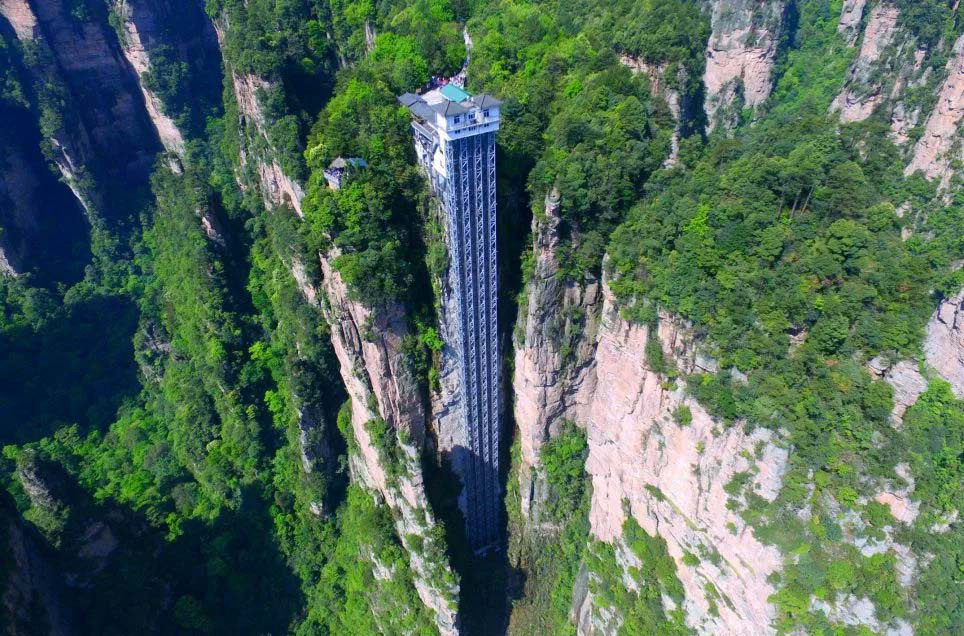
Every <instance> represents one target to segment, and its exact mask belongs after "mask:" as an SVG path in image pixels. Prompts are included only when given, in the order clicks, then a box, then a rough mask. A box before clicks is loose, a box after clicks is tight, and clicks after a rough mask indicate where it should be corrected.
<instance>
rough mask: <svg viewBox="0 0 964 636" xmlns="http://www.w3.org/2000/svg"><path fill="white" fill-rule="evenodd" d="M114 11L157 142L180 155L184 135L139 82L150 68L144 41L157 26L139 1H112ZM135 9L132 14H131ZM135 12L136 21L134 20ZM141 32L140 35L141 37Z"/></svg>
mask: <svg viewBox="0 0 964 636" xmlns="http://www.w3.org/2000/svg"><path fill="white" fill-rule="evenodd" d="M113 9H114V14H115V15H117V16H118V17H119V18H120V20H121V28H122V29H123V33H124V37H122V38H121V40H120V43H121V52H122V53H123V54H124V57H125V58H126V59H127V61H128V63H129V64H130V65H131V67H133V69H134V72H135V73H136V74H137V78H138V82H137V84H138V87H139V88H140V89H141V94H142V95H143V96H144V106H145V108H146V109H147V115H148V116H149V117H150V119H151V122H153V124H154V128H155V129H156V130H157V136H158V137H159V138H160V140H161V144H162V145H163V146H164V148H165V149H166V150H167V151H168V152H172V153H174V154H176V155H177V156H178V157H181V158H183V157H184V136H183V135H182V134H181V131H180V129H179V128H178V127H177V125H176V124H175V123H174V120H173V119H171V118H170V117H168V116H167V115H166V114H165V113H164V104H163V102H161V99H160V97H158V96H157V95H155V94H154V93H153V92H152V91H150V90H148V88H147V87H146V86H145V84H144V81H143V75H144V74H145V73H147V72H149V71H150V69H151V58H150V54H149V53H148V50H147V47H146V46H145V42H144V40H145V39H147V38H154V37H157V36H158V35H160V34H159V33H157V31H158V29H159V27H158V25H156V24H155V21H154V15H153V14H152V13H151V11H150V10H149V9H148V6H147V5H146V3H144V2H143V1H142V0H117V1H116V2H115V3H114V7H113ZM135 9H136V14H135ZM135 15H136V16H137V20H135ZM142 33H143V34H144V37H143V38H142Z"/></svg>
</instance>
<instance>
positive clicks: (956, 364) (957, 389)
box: [924, 289, 964, 399]
mask: <svg viewBox="0 0 964 636" xmlns="http://www.w3.org/2000/svg"><path fill="white" fill-rule="evenodd" d="M924 355H925V358H926V360H927V364H928V365H930V367H931V368H933V369H934V370H935V371H937V373H939V374H940V375H941V377H943V378H944V379H945V380H947V381H948V382H949V383H950V385H951V389H952V390H953V391H954V393H955V394H956V395H957V397H958V398H961V399H964V289H962V290H961V291H960V292H958V293H957V295H955V296H952V297H951V298H946V299H944V300H943V301H941V304H940V305H939V306H938V307H937V311H935V312H934V315H933V316H931V319H930V321H929V322H928V323H927V337H926V339H925V340H924Z"/></svg>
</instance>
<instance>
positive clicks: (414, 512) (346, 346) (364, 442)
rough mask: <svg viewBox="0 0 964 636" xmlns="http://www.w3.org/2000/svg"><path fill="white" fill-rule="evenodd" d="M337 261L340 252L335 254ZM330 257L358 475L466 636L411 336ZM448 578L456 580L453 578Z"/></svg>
mask: <svg viewBox="0 0 964 636" xmlns="http://www.w3.org/2000/svg"><path fill="white" fill-rule="evenodd" d="M332 258H333V257H332ZM330 260H331V259H329V258H323V259H322V260H321V266H322V272H323V276H324V283H323V288H324V292H325V295H326V297H327V305H326V307H325V313H326V317H327V319H328V322H329V324H330V325H331V327H332V337H331V340H332V344H333V345H334V349H335V355H336V356H337V357H338V361H339V363H340V368H341V376H342V380H343V381H344V383H345V388H346V389H347V391H348V395H349V397H350V398H351V410H352V412H351V421H352V431H353V433H354V437H355V440H356V441H357V443H358V450H359V454H358V455H357V456H355V457H353V458H352V463H351V466H352V474H353V475H354V477H355V478H357V479H359V480H360V481H361V482H362V483H364V484H365V485H366V486H367V487H368V488H369V489H370V490H372V491H373V492H375V493H378V494H379V495H380V496H381V497H382V498H383V499H384V500H385V502H386V503H387V504H388V506H389V507H390V508H391V509H392V512H393V516H394V518H395V525H396V530H397V532H398V536H399V538H400V539H401V541H402V544H403V545H404V546H405V548H406V550H407V551H408V553H409V556H410V564H411V567H412V571H413V574H414V577H415V585H416V588H417V590H418V594H419V597H420V598H421V599H422V602H423V603H425V605H426V606H427V607H428V608H429V609H430V610H431V611H432V612H433V613H434V615H435V622H436V626H437V627H438V629H439V631H440V632H441V633H442V634H443V636H445V635H454V634H458V615H457V605H456V599H457V597H458V586H457V584H455V583H454V577H453V576H452V574H451V571H450V569H449V566H448V563H447V562H446V561H445V549H444V546H442V545H437V544H436V543H437V541H436V539H434V538H433V537H432V536H430V535H427V534H426V531H427V530H428V529H429V528H431V527H432V526H433V525H434V524H435V519H434V517H433V514H432V512H431V510H430V508H429V504H428V500H427V499H426V496H425V488H424V483H423V481H422V472H421V466H420V454H421V448H422V444H423V442H424V436H425V412H424V408H423V406H422V402H421V397H420V396H421V392H420V390H419V387H418V382H417V380H416V378H415V375H414V373H413V371H412V368H411V365H410V362H409V360H408V359H407V358H406V356H405V355H404V354H403V353H402V340H403V338H404V337H405V335H406V333H407V325H406V322H405V315H404V312H403V310H402V308H401V307H400V306H398V305H387V306H385V307H383V308H380V309H379V310H378V311H377V312H376V311H372V310H370V309H368V308H366V307H363V306H362V305H361V304H359V303H357V302H354V301H352V300H351V299H350V298H349V297H348V288H347V287H346V285H345V283H344V282H343V281H342V279H341V276H340V274H339V273H338V272H337V271H336V270H335V269H334V268H333V267H332V266H331V264H330ZM376 418H381V419H382V420H384V422H385V423H386V424H387V426H388V429H389V430H390V431H394V432H396V434H397V440H395V441H393V440H389V441H388V442H387V443H389V444H395V443H396V442H397V446H398V450H399V451H400V452H399V453H398V456H397V458H396V461H397V462H398V465H392V464H391V462H390V461H387V457H386V455H387V453H386V449H384V448H379V447H378V445H377V443H376V441H375V440H374V439H373V438H372V435H371V433H370V430H369V426H368V425H369V423H370V422H372V420H375V419H376ZM413 534H414V535H419V536H422V537H423V538H424V544H425V546H424V547H423V548H422V549H421V550H420V551H419V550H416V549H415V547H414V546H413V545H411V541H410V539H409V537H410V536H411V535H413ZM446 581H451V583H447V582H446Z"/></svg>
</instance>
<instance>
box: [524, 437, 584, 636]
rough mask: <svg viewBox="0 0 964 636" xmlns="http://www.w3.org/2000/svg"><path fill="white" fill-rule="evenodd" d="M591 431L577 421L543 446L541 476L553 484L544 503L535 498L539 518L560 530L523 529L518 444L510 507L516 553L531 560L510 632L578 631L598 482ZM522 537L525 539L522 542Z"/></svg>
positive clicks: (533, 511) (558, 632) (535, 510)
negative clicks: (576, 595) (589, 461)
mask: <svg viewBox="0 0 964 636" xmlns="http://www.w3.org/2000/svg"><path fill="white" fill-rule="evenodd" d="M586 449H587V445H586V434H585V431H582V430H580V429H577V428H575V427H574V426H572V425H569V426H567V427H566V429H565V430H564V431H563V432H562V433H561V434H560V435H559V436H558V437H556V438H554V439H552V440H550V441H548V442H547V443H546V444H545V445H543V447H542V448H541V450H540V461H539V464H540V466H539V471H540V472H539V475H538V477H537V478H538V479H545V481H546V484H547V486H548V488H547V491H548V492H547V493H546V497H545V500H544V502H534V509H533V510H532V514H533V515H535V517H534V520H538V521H539V522H543V521H545V522H548V524H551V525H553V526H556V527H557V528H558V531H557V532H544V531H540V530H539V529H536V528H527V529H525V530H523V525H522V524H523V523H524V522H523V520H522V519H520V518H518V515H519V514H520V501H519V493H518V484H519V480H518V477H517V476H516V475H517V471H518V470H519V462H520V460H521V456H520V453H519V447H518V444H516V445H515V447H514V448H513V454H514V457H513V469H512V473H510V475H509V482H508V488H509V493H507V495H506V509H507V510H508V511H509V522H510V527H511V529H512V532H511V534H510V546H509V552H510V557H511V558H512V559H513V560H516V559H518V560H519V561H521V562H523V563H525V564H526V587H525V594H524V597H523V598H522V599H520V600H519V601H517V602H516V604H515V606H514V607H513V610H512V618H511V626H510V633H519V634H536V633H539V634H559V635H560V636H561V635H574V634H575V627H574V626H573V625H572V624H571V623H570V621H569V614H570V611H571V606H572V594H573V589H574V587H575V585H576V579H577V575H578V574H579V571H580V567H581V565H582V562H583V558H584V555H585V553H586V548H587V547H588V544H589V502H590V498H591V494H592V493H591V490H592V485H591V482H590V480H589V475H587V474H586V472H585V460H586ZM520 539H521V541H520Z"/></svg>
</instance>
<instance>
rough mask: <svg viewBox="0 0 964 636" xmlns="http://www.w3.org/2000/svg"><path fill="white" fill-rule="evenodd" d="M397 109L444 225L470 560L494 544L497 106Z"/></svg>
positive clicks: (406, 101) (477, 100)
mask: <svg viewBox="0 0 964 636" xmlns="http://www.w3.org/2000/svg"><path fill="white" fill-rule="evenodd" d="M399 101H400V102H401V103H402V104H403V105H404V106H406V107H407V108H408V109H409V110H410V111H411V112H412V115H413V116H414V120H413V122H412V131H413V133H414V138H415V150H416V154H417V155H418V158H419V162H420V163H421V164H422V167H424V168H425V171H426V173H427V175H428V177H429V180H430V182H431V184H432V190H433V191H434V192H435V194H436V195H437V196H438V197H439V198H440V199H441V201H442V205H443V207H444V208H445V213H446V216H447V218H448V238H449V247H450V250H451V256H452V268H453V274H454V275H453V276H452V278H453V279H454V282H453V292H454V300H455V302H456V303H457V308H456V309H457V311H456V312H455V314H456V318H455V322H456V323H457V324H455V325H453V327H454V329H452V330H451V331H454V332H455V334H456V335H455V336H454V337H452V340H454V342H449V343H448V344H449V346H450V347H451V348H452V349H453V350H454V351H455V353H456V357H457V358H458V360H459V370H460V380H461V385H460V393H461V399H462V404H463V407H464V408H463V412H464V417H465V421H464V426H465V431H466V441H465V444H466V446H467V448H466V449H465V451H466V452H465V453H458V456H457V459H456V462H455V464H456V466H455V467H456V470H457V471H458V472H459V473H460V475H461V477H462V482H463V485H464V493H463V495H464V497H463V498H462V504H463V512H464V513H465V523H466V533H467V534H468V537H469V541H470V542H471V544H472V546H473V548H474V549H475V550H476V551H477V552H481V551H485V550H487V549H489V548H492V547H497V546H498V545H499V544H500V538H501V532H500V527H501V523H500V521H501V517H500V510H501V498H502V493H501V488H500V486H499V442H500V439H499V438H500V422H499V417H500V414H501V411H502V405H501V404H500V400H501V397H500V396H501V383H500V378H499V374H500V356H499V337H498V297H499V288H498V281H499V275H498V253H497V248H496V245H497V242H496V232H497V222H496V181H495V179H496V165H495V164H496V159H495V154H496V152H495V134H496V131H497V130H498V129H499V112H500V102H499V100H497V99H495V98H494V97H492V96H491V95H484V94H483V95H476V96H470V95H468V93H465V92H464V91H463V90H461V89H458V88H452V87H451V86H446V87H442V88H440V89H438V90H431V91H429V92H427V93H424V94H422V95H415V94H412V93H406V94H405V95H401V96H399Z"/></svg>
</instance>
